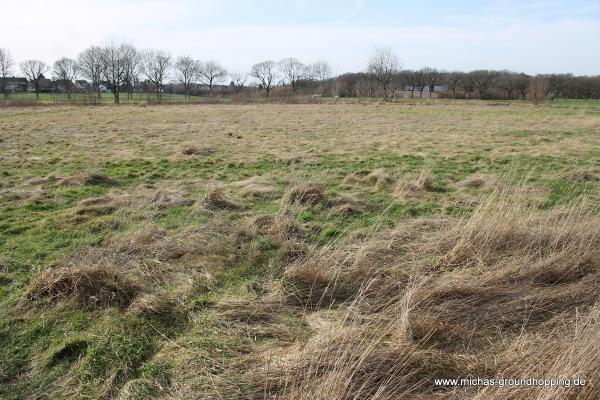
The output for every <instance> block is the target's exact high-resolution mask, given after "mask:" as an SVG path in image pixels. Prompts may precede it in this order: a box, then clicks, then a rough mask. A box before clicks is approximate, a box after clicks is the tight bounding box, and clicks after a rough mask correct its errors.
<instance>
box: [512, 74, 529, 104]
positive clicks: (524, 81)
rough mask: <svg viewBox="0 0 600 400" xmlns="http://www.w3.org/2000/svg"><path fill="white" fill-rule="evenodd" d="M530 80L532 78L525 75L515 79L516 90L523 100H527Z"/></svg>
mask: <svg viewBox="0 0 600 400" xmlns="http://www.w3.org/2000/svg"><path fill="white" fill-rule="evenodd" d="M530 80H531V77H530V76H528V75H526V74H523V73H520V74H519V75H518V76H516V77H515V81H516V83H515V88H516V89H517V91H518V92H519V93H520V94H521V97H522V98H523V100H525V99H526V98H527V90H528V89H529V81H530Z"/></svg>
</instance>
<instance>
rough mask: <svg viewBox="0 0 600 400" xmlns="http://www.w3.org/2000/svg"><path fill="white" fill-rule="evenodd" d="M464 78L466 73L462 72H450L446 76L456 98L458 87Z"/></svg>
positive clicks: (453, 96) (449, 87)
mask: <svg viewBox="0 0 600 400" xmlns="http://www.w3.org/2000/svg"><path fill="white" fill-rule="evenodd" d="M463 80H464V74H463V73H462V72H450V73H449V74H448V75H447V76H446V81H447V82H448V89H450V91H451V92H452V98H453V99H456V89H458V87H459V86H460V85H461V84H462V82H463Z"/></svg>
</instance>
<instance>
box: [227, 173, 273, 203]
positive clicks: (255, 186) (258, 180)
mask: <svg viewBox="0 0 600 400" xmlns="http://www.w3.org/2000/svg"><path fill="white" fill-rule="evenodd" d="M235 186H236V187H237V188H238V189H239V191H240V194H241V195H242V196H244V197H251V198H254V197H259V196H264V195H268V194H271V193H273V192H275V191H276V190H277V188H276V187H275V185H274V184H273V183H272V182H271V181H270V180H269V179H267V178H266V177H264V176H253V177H251V178H248V179H244V180H242V181H239V182H236V183H235Z"/></svg>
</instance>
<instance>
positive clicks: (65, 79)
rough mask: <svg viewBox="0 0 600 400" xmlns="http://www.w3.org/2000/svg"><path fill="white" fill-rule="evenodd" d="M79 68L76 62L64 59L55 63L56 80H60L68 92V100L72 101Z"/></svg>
mask: <svg viewBox="0 0 600 400" xmlns="http://www.w3.org/2000/svg"><path fill="white" fill-rule="evenodd" d="M78 75H79V68H78V67H77V63H76V62H75V60H73V59H70V58H66V57H63V58H61V59H59V60H57V61H56V62H55V63H54V78H55V79H57V80H59V81H60V82H61V83H62V84H63V85H64V86H65V89H66V90H67V98H68V99H71V93H73V86H74V84H75V80H76V79H77V76H78Z"/></svg>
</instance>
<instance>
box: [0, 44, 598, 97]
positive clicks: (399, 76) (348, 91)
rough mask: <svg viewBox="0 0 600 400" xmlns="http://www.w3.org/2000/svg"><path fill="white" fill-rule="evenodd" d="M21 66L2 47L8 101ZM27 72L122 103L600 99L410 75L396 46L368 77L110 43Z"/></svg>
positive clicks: (564, 89) (499, 77)
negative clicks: (233, 97) (249, 86)
mask: <svg viewBox="0 0 600 400" xmlns="http://www.w3.org/2000/svg"><path fill="white" fill-rule="evenodd" d="M13 67H14V61H13V58H12V57H11V55H10V53H9V52H8V51H6V50H4V49H1V48H0V78H1V81H0V82H1V83H2V87H3V91H4V95H5V97H6V96H7V90H6V87H7V85H6V79H7V77H8V76H9V74H10V73H11V71H12V68H13ZM19 67H20V71H21V73H22V74H23V75H24V76H25V77H26V78H27V80H28V81H29V83H30V85H31V86H32V88H33V90H34V91H35V93H36V94H39V92H40V82H41V81H42V79H43V78H44V75H45V74H46V73H48V72H49V71H51V70H52V72H53V76H54V78H55V80H56V81H58V82H60V84H61V86H62V87H63V88H64V89H65V91H66V92H67V95H68V96H69V98H70V96H71V93H73V91H74V89H75V81H76V80H77V79H78V78H84V79H86V80H87V82H89V85H90V91H91V92H92V93H97V95H98V97H99V96H100V93H101V88H104V89H106V90H108V91H110V92H111V93H112V94H113V96H114V101H115V103H119V102H120V97H121V94H122V93H123V92H125V93H126V94H127V97H128V98H131V97H132V96H133V93H134V91H135V90H136V89H137V90H139V88H140V87H141V86H143V87H144V91H146V89H147V88H151V89H150V90H151V91H152V92H154V93H155V94H156V97H157V98H158V99H160V97H161V95H162V91H163V89H164V87H165V84H166V82H167V80H169V81H170V82H175V83H176V84H177V85H180V87H181V88H183V92H184V93H185V95H186V96H187V97H189V96H190V95H191V94H192V88H193V87H194V86H195V85H196V84H198V83H201V84H203V85H206V86H207V87H208V91H209V92H210V93H212V92H213V87H214V86H215V85H218V84H222V83H223V82H225V80H226V79H227V78H228V77H229V79H230V81H229V82H230V85H231V87H233V89H234V91H236V92H239V91H240V90H241V89H242V88H244V87H245V85H246V83H247V80H248V77H251V78H253V79H254V81H255V82H256V84H257V86H258V88H259V89H262V90H265V91H266V94H267V96H270V95H271V92H272V90H273V88H275V87H278V86H287V87H289V88H291V92H292V94H295V93H297V92H298V91H299V89H301V88H302V89H303V90H304V91H306V89H309V90H314V89H315V88H316V87H317V86H316V85H314V84H312V83H314V82H318V83H319V88H320V89H319V90H321V91H322V92H323V93H324V92H325V91H326V90H325V88H330V89H331V90H330V93H327V94H331V95H339V96H344V97H345V96H353V97H377V96H383V97H384V98H385V99H389V98H390V97H396V96H398V95H400V92H402V93H403V94H402V95H403V96H405V95H406V93H407V92H408V93H410V97H415V96H417V95H418V97H419V98H422V97H423V95H424V93H426V94H428V96H429V97H432V95H433V93H434V92H436V91H438V92H439V91H440V90H437V89H436V88H438V87H439V86H440V85H441V86H442V87H443V90H441V91H442V92H444V93H443V95H444V96H447V97H449V98H454V99H456V98H479V99H494V98H496V99H500V98H502V99H509V100H514V99H532V100H533V101H535V102H537V101H541V100H543V99H547V98H550V99H556V98H581V99H586V100H587V99H591V98H599V97H600V77H598V76H596V77H594V76H592V77H587V76H583V77H582V76H579V77H578V76H573V75H571V74H552V75H538V76H535V77H531V76H529V75H526V74H523V73H516V72H511V71H494V70H476V71H471V72H444V71H440V70H437V69H435V68H429V67H424V68H421V69H418V70H408V69H402V63H401V61H400V58H399V57H398V56H397V54H395V53H394V52H393V51H392V50H391V49H389V48H378V49H376V50H375V51H374V52H373V54H372V56H371V57H370V59H369V62H368V67H367V72H366V73H349V74H344V75H341V76H338V77H333V74H332V70H331V67H330V65H329V64H328V63H327V62H326V61H318V62H316V63H314V64H305V63H303V62H301V61H299V60H297V59H296V58H293V57H290V58H285V59H283V60H281V61H279V62H276V61H273V60H267V61H263V62H260V63H257V64H255V65H253V66H252V68H251V69H250V71H249V73H245V72H228V71H227V69H226V68H225V67H224V66H222V65H221V64H220V63H218V62H217V61H214V60H209V61H199V60H196V59H194V58H192V57H188V56H181V57H178V58H176V59H173V58H172V57H171V55H170V54H168V53H167V52H164V51H157V50H143V51H140V50H138V49H136V48H135V47H134V46H133V45H131V44H128V43H109V44H106V45H103V46H91V47H89V48H87V49H85V50H84V51H83V52H81V54H79V56H78V57H77V58H76V59H69V58H65V57H63V58H60V59H59V60H57V61H56V62H55V63H54V65H53V67H52V68H51V67H50V66H48V65H47V64H45V63H44V62H42V61H40V60H26V61H23V62H22V63H20V64H19Z"/></svg>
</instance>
